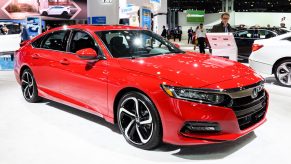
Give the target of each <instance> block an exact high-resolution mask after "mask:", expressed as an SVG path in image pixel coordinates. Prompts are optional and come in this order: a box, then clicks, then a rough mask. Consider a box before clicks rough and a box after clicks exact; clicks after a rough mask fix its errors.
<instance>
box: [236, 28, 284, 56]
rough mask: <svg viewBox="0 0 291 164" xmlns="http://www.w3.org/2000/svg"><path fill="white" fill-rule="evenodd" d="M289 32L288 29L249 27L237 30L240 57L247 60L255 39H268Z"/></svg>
mask: <svg viewBox="0 0 291 164" xmlns="http://www.w3.org/2000/svg"><path fill="white" fill-rule="evenodd" d="M287 32H289V30H287V29H279V28H272V29H264V28H260V29H254V28H252V29H247V30H242V31H237V32H235V33H234V37H235V41H236V44H237V47H238V57H239V59H241V60H242V61H247V60H248V58H249V56H250V54H251V52H252V45H253V43H254V41H255V40H261V39H268V38H272V37H275V36H278V35H281V34H284V33H287Z"/></svg>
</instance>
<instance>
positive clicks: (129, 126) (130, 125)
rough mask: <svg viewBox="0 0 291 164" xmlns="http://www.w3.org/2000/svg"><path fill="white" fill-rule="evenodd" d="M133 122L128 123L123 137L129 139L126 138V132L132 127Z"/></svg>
mask: <svg viewBox="0 0 291 164" xmlns="http://www.w3.org/2000/svg"><path fill="white" fill-rule="evenodd" d="M134 122H135V120H132V121H130V123H129V124H128V125H127V127H126V128H125V130H124V133H125V135H126V136H127V137H128V138H129V136H128V131H129V130H130V128H131V127H132V125H133V123H134Z"/></svg>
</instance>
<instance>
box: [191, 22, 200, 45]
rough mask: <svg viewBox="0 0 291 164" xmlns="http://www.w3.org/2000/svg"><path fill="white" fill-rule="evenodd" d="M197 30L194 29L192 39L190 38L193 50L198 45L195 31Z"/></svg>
mask: <svg viewBox="0 0 291 164" xmlns="http://www.w3.org/2000/svg"><path fill="white" fill-rule="evenodd" d="M198 29H199V26H197V27H196V29H195V31H194V33H193V37H192V42H193V44H194V50H196V47H197V45H198V39H197V30H198Z"/></svg>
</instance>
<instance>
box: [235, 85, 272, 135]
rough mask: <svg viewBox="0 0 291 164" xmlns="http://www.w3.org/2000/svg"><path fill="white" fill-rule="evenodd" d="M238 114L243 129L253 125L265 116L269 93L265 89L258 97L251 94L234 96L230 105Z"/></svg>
mask: <svg viewBox="0 0 291 164" xmlns="http://www.w3.org/2000/svg"><path fill="white" fill-rule="evenodd" d="M230 108H232V109H233V110H234V112H235V114H236V117H237V119H238V124H239V127H240V129H241V130H244V129H246V128H249V127H251V126H252V125H254V124H256V123H258V122H259V121H261V120H262V119H263V118H264V115H265V113H266V108H267V95H266V91H265V90H264V89H263V90H261V91H260V92H259V93H258V96H257V97H256V98H252V97H251V96H247V97H242V98H234V99H232V103H231V105H230Z"/></svg>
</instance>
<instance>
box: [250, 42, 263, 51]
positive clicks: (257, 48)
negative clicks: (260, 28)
mask: <svg viewBox="0 0 291 164" xmlns="http://www.w3.org/2000/svg"><path fill="white" fill-rule="evenodd" d="M262 47H264V45H261V44H253V47H252V51H253V52H255V51H258V50H259V49H261V48H262Z"/></svg>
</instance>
